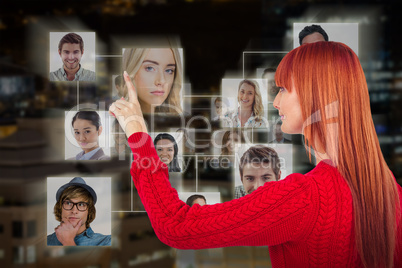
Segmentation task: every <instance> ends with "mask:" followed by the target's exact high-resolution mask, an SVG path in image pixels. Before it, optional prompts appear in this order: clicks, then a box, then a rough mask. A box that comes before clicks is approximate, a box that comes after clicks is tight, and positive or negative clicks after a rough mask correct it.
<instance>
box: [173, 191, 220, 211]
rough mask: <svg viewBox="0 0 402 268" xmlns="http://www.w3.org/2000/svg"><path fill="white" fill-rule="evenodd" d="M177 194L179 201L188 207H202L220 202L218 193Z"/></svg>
mask: <svg viewBox="0 0 402 268" xmlns="http://www.w3.org/2000/svg"><path fill="white" fill-rule="evenodd" d="M178 194H179V198H180V200H182V201H183V202H185V203H186V204H187V205H189V206H190V207H191V206H193V205H195V204H199V205H200V206H203V205H213V204H217V203H221V202H222V201H221V193H220V192H179V193H178Z"/></svg>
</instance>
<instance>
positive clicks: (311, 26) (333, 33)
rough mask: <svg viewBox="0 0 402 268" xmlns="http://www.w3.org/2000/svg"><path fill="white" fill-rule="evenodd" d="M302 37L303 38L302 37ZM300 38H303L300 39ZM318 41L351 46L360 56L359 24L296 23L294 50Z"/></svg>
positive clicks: (294, 25) (294, 28)
mask: <svg viewBox="0 0 402 268" xmlns="http://www.w3.org/2000/svg"><path fill="white" fill-rule="evenodd" d="M300 35H301V36H300ZM300 37H302V38H301V39H300ZM318 41H334V42H340V43H344V44H345V45H347V46H349V47H350V48H351V49H352V50H353V51H354V52H355V53H356V55H359V24H358V23H319V22H313V23H311V22H309V23H301V22H298V23H294V24H293V48H296V47H298V46H300V45H302V44H305V43H313V42H318Z"/></svg>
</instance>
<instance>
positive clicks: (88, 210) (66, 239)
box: [47, 177, 111, 246]
mask: <svg viewBox="0 0 402 268" xmlns="http://www.w3.org/2000/svg"><path fill="white" fill-rule="evenodd" d="M96 201H97V196H96V193H95V191H94V190H93V189H92V187H91V186H89V185H88V184H86V182H85V181H84V179H83V178H81V177H75V178H74V179H72V180H71V181H70V182H69V183H67V184H64V185H63V186H61V187H60V188H59V189H58V191H57V193H56V204H55V205H54V214H55V217H56V220H57V221H59V222H60V225H58V226H57V227H56V228H55V229H54V230H55V232H54V233H52V234H50V235H48V236H47V245H48V246H110V245H111V236H110V235H103V234H99V233H94V231H93V230H92V228H91V227H90V223H91V222H92V221H93V220H94V219H95V216H96V209H95V204H96Z"/></svg>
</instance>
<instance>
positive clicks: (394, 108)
mask: <svg viewBox="0 0 402 268" xmlns="http://www.w3.org/2000/svg"><path fill="white" fill-rule="evenodd" d="M400 10H402V4H401V3H396V1H385V2H382V3H379V2H378V1H347V0H344V1H325V0H321V1H320V0H311V1H308V3H304V2H303V1H295V0H291V1H287V0H281V1H279V0H276V1H267V0H262V1H230V0H220V1H218V0H216V1H214V0H209V1H201V0H186V1H185V0H154V1H151V0H97V1H95V0H93V1H73V0H72V1H50V0H48V1H20V0H14V1H12V0H6V1H3V2H2V7H1V8H0V267H185V268H190V267H211V268H212V267H270V261H269V254H268V249H267V248H266V247H244V248H242V247H234V248H225V249H211V250H200V251H179V250H175V249H172V248H170V247H168V246H166V245H164V244H162V243H161V242H159V240H158V238H157V237H156V236H155V234H154V232H153V230H152V227H151V225H150V223H149V220H148V218H147V216H146V213H144V212H140V211H142V209H143V208H142V205H141V203H140V200H139V199H138V195H136V194H135V189H134V188H133V185H132V182H131V179H130V174H129V165H130V156H129V154H126V155H125V157H114V158H113V160H111V161H110V162H102V163H97V162H96V161H95V162H91V161H89V162H67V161H65V160H64V114H65V111H68V110H71V109H73V107H75V106H76V105H77V104H84V103H91V104H95V105H97V106H98V107H97V108H98V109H100V110H102V109H103V110H105V109H107V107H108V105H109V104H110V103H111V102H112V101H113V96H112V93H111V92H112V83H113V81H112V76H113V75H116V74H119V73H121V69H120V65H121V57H116V55H121V48H122V47H130V46H137V45H138V44H141V40H143V42H144V44H145V43H146V42H147V40H152V39H158V38H160V37H161V36H162V37H163V36H167V35H169V36H173V37H174V38H175V39H176V40H177V42H178V43H179V44H180V46H181V47H182V48H183V50H184V75H185V81H184V82H185V83H186V85H187V86H186V87H187V91H186V92H187V96H186V97H185V99H184V102H185V103H186V105H187V107H191V110H187V112H188V114H187V116H186V120H187V121H186V122H188V121H189V119H190V118H191V116H195V115H202V116H205V117H206V118H209V116H210V107H211V103H210V101H211V97H209V96H211V95H219V94H220V85H221V80H222V79H223V78H236V77H242V76H243V68H244V74H245V76H253V75H254V73H255V70H256V69H257V68H264V66H266V65H269V64H271V63H270V62H271V58H270V56H272V55H270V54H269V53H260V52H270V51H271V52H272V51H289V50H291V49H292V46H293V39H292V35H293V23H297V22H308V23H310V22H311V24H313V23H317V24H319V23H320V22H322V23H359V58H360V60H361V63H362V66H363V69H364V71H365V74H366V78H367V82H368V88H369V93H370V98H371V109H372V114H373V120H374V123H375V127H376V130H377V134H378V137H379V140H380V144H381V148H382V151H383V154H384V156H385V158H386V161H387V163H388V165H389V167H390V168H391V170H392V171H393V173H394V175H395V177H396V179H397V180H398V182H399V183H402V108H401V107H402V50H401V48H400V47H401V46H400V44H401V41H402V38H401V36H402V28H401V27H400V26H401V25H402V16H401V15H400ZM62 31H65V32H95V33H96V54H97V57H96V73H97V82H96V83H85V82H80V83H79V88H78V90H77V83H76V82H71V83H68V82H67V83H66V82H59V83H55V82H49V80H48V74H49V67H48V65H49V64H48V61H49V49H50V48H49V32H62ZM133 40H134V41H135V42H136V43H133V42H134V41H133ZM334 41H336V40H334ZM244 51H252V52H255V53H252V54H244V53H243V52H244ZM267 67H271V66H267ZM190 85H191V86H190ZM188 88H191V91H189V90H188ZM190 92H191V96H190ZM202 95H205V97H203V96H202ZM271 108H272V107H271ZM270 114H272V115H273V116H275V111H274V110H272V109H270ZM157 123H158V128H159V130H160V131H166V132H168V130H169V128H171V127H172V124H173V125H175V124H176V125H177V127H180V125H179V121H178V120H175V119H169V118H167V117H161V118H159V119H158V120H157ZM189 127H190V128H198V129H202V128H205V127H206V124H205V122H203V121H201V120H198V121H197V120H195V121H193V122H192V123H191V124H190V125H189ZM212 127H213V130H219V127H218V126H216V125H213V126H212ZM253 135H255V140H256V141H258V142H265V139H266V136H267V135H266V133H264V132H257V133H255V134H253ZM210 136H211V133H206V132H200V133H196V134H195V142H196V143H197V144H199V145H206V146H204V147H205V148H202V149H197V150H196V151H194V152H188V156H187V159H188V163H189V167H188V168H187V169H186V171H185V172H184V173H183V174H180V175H179V176H180V178H179V181H180V185H181V186H180V187H181V189H182V191H186V192H195V191H200V192H203V191H204V192H220V195H221V200H222V201H226V200H230V199H231V198H232V191H233V182H232V180H231V176H232V174H231V171H230V170H216V169H210V168H205V163H206V162H207V161H208V160H207V158H203V157H202V156H203V155H208V153H209V151H208V148H209V147H208V144H209V143H210ZM292 144H293V145H294V152H293V157H294V159H297V161H294V163H295V165H294V169H293V171H294V172H306V171H308V170H310V169H311V168H312V165H311V164H309V163H308V159H307V157H306V155H305V153H304V149H303V145H302V142H301V136H297V135H296V136H293V137H292ZM196 154H198V156H197V157H195V155H196ZM361 157H370V156H361ZM185 158H186V157H185ZM77 175H79V176H89V177H91V176H92V177H97V176H98V177H99V176H102V177H108V176H109V177H112V195H113V198H112V211H114V212H112V230H111V231H112V237H113V242H112V247H99V248H91V247H83V248H78V247H77V248H72V247H66V248H63V247H47V246H46V215H47V212H46V178H47V177H69V176H71V177H75V176H77ZM98 209H101V208H98ZM133 211H136V212H133Z"/></svg>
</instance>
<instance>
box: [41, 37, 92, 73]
mask: <svg viewBox="0 0 402 268" xmlns="http://www.w3.org/2000/svg"><path fill="white" fill-rule="evenodd" d="M49 35H50V36H49V43H50V44H49V80H50V81H95V80H96V73H95V69H96V67H95V58H96V56H95V32H51V33H50V34H49Z"/></svg>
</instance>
